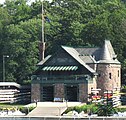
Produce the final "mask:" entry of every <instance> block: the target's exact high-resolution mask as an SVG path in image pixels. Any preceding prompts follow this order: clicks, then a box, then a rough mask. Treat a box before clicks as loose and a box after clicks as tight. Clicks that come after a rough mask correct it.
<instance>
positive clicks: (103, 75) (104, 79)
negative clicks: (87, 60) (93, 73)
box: [97, 63, 121, 92]
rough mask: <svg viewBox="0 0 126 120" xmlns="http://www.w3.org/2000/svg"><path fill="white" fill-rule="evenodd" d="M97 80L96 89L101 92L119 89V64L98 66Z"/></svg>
mask: <svg viewBox="0 0 126 120" xmlns="http://www.w3.org/2000/svg"><path fill="white" fill-rule="evenodd" d="M97 70H98V80H97V87H98V88H101V91H103V92H104V91H106V90H109V91H113V90H114V89H116V88H118V89H120V88H121V80H120V79H121V76H120V70H121V65H120V64H112V63H111V64H102V63H100V64H98V68H97Z"/></svg>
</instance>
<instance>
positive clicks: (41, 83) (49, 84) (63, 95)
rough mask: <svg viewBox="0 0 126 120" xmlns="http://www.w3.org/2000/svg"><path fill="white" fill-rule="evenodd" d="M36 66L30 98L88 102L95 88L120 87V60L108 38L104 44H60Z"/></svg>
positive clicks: (102, 90) (110, 88)
mask: <svg viewBox="0 0 126 120" xmlns="http://www.w3.org/2000/svg"><path fill="white" fill-rule="evenodd" d="M37 66H38V69H37V70H36V71H35V72H34V74H33V75H32V85H31V102H33V101H34V100H38V101H41V102H44V101H54V100H56V99H64V100H68V101H75V102H87V101H88V95H89V94H91V90H92V89H101V94H102V93H103V92H104V91H106V90H110V91H113V90H114V89H120V87H121V76H120V74H121V73H120V72H121V64H120V62H119V61H118V60H117V55H116V54H115V52H114V50H113V47H112V45H111V43H110V41H109V40H105V42H104V45H103V47H101V48H100V47H90V48H87V47H81V48H77V47H68V46H61V48H60V49H59V50H58V51H57V52H56V53H55V54H54V55H48V56H47V57H46V58H45V59H44V60H42V61H40V62H39V63H38V64H37Z"/></svg>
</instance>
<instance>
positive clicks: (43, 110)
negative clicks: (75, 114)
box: [27, 102, 81, 116]
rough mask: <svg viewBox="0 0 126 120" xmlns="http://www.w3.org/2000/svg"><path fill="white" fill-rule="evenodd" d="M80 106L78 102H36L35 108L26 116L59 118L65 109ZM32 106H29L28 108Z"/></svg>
mask: <svg viewBox="0 0 126 120" xmlns="http://www.w3.org/2000/svg"><path fill="white" fill-rule="evenodd" d="M80 104H81V103H80V102H38V103H37V107H36V108H35V109H34V110H32V111H31V112H30V113H29V114H28V115H27V116H60V115H61V114H62V113H63V112H64V111H65V110H66V109H67V107H72V106H78V105H80ZM33 105H35V103H33ZM33 105H32V104H30V105H29V106H33ZM27 107H28V105H27Z"/></svg>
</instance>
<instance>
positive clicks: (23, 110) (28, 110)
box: [18, 106, 35, 115]
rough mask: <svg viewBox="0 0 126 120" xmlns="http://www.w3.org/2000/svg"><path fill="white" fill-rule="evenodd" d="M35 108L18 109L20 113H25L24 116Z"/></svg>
mask: <svg viewBox="0 0 126 120" xmlns="http://www.w3.org/2000/svg"><path fill="white" fill-rule="evenodd" d="M34 108H35V107H32V106H31V107H19V108H18V109H19V110H20V111H21V112H22V113H25V114H26V115H27V114H28V113H29V112H31V111H32V110H33V109H34Z"/></svg>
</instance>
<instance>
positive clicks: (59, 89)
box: [54, 83, 65, 98]
mask: <svg viewBox="0 0 126 120" xmlns="http://www.w3.org/2000/svg"><path fill="white" fill-rule="evenodd" d="M64 94H65V93H64V84H62V83H61V84H55V90H54V98H64Z"/></svg>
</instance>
